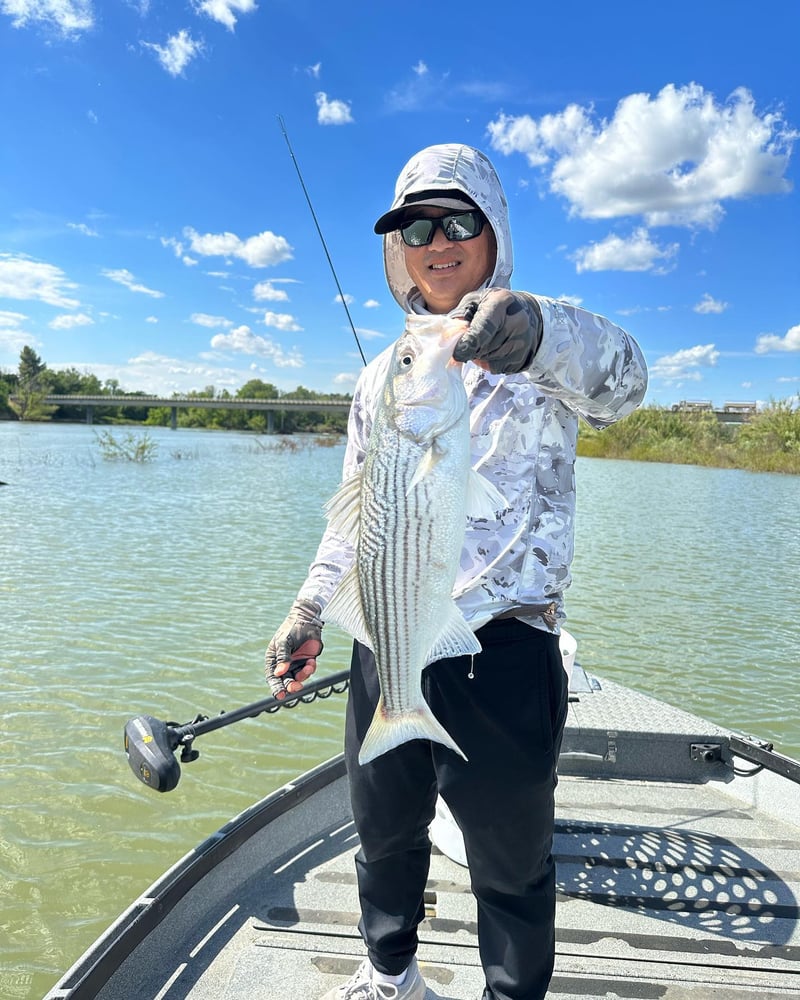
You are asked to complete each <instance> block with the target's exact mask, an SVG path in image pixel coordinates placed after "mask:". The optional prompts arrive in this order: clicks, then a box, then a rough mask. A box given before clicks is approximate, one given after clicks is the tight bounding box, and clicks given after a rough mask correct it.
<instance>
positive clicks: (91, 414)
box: [86, 406, 94, 424]
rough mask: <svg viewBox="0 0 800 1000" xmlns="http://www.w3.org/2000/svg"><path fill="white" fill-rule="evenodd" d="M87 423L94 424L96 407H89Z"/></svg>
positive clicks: (87, 409)
mask: <svg viewBox="0 0 800 1000" xmlns="http://www.w3.org/2000/svg"><path fill="white" fill-rule="evenodd" d="M86 423H87V424H93V423H94V407H93V406H87V407H86Z"/></svg>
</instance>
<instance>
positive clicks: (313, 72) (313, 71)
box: [306, 62, 322, 80]
mask: <svg viewBox="0 0 800 1000" xmlns="http://www.w3.org/2000/svg"><path fill="white" fill-rule="evenodd" d="M321 71H322V63H321V62H318V63H314V65H313V66H306V73H308V75H309V76H313V77H314V79H315V80H319V74H320V72H321Z"/></svg>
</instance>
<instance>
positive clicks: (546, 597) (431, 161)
mask: <svg viewBox="0 0 800 1000" xmlns="http://www.w3.org/2000/svg"><path fill="white" fill-rule="evenodd" d="M436 189H441V190H442V191H453V190H458V191H461V192H464V193H466V194H467V195H468V196H469V197H470V198H471V199H472V200H473V201H474V202H475V204H477V205H478V206H479V207H480V208H481V210H482V211H483V213H484V215H485V216H486V218H487V219H488V221H489V223H490V225H491V226H492V229H493V230H494V234H495V238H496V240H497V260H496V263H495V269H494V273H493V274H492V276H491V277H490V278H489V279H488V280H487V282H486V283H485V286H484V287H487V288H488V287H501V288H507V287H509V283H510V278H511V272H512V269H513V256H512V247H511V236H510V231H509V226H508V210H507V204H506V199H505V195H504V193H503V189H502V186H501V184H500V180H499V178H498V177H497V174H496V173H495V171H494V168H493V166H492V164H491V163H490V161H489V160H488V159H487V158H486V157H485V156H484V155H483V154H482V153H481V152H480V151H478V150H476V149H473V148H472V147H469V146H462V145H456V144H446V145H439V146H431V147H428V148H427V149H425V150H422V151H421V152H420V153H418V154H417V155H416V156H415V157H412V159H411V160H410V161H409V163H408V164H407V165H406V167H405V168H404V170H403V171H402V173H401V174H400V177H399V178H398V181H397V186H396V189H395V199H394V202H393V204H392V208H397V207H400V206H402V205H403V203H404V200H405V198H406V196H407V195H408V194H412V193H414V192H419V191H428V190H436ZM383 247H384V265H385V270H386V278H387V282H388V284H389V288H390V289H391V291H392V294H393V295H394V297H395V299H396V300H397V301H398V303H399V304H400V305H401V307H402V308H403V309H404V310H405V311H406V312H417V313H424V312H425V311H426V310H425V307H424V303H423V302H422V300H421V297H420V295H419V292H418V290H417V289H416V288H415V287H414V285H413V282H412V280H411V278H410V276H409V274H408V272H407V270H406V267H405V257H404V253H403V249H402V242H401V237H400V233H399V232H397V231H395V232H391V233H387V234H386V235H385V236H384V237H383ZM535 298H536V300H537V302H538V304H539V308H540V310H541V314H542V339H541V342H540V344H539V347H538V349H537V351H536V354H535V356H534V359H533V362H532V364H531V365H530V367H529V368H528V369H526V370H525V371H523V372H520V373H519V374H514V375H502V374H501V375H492V374H490V373H488V372H485V371H484V370H483V369H482V368H480V367H479V366H477V365H475V364H473V363H471V362H467V363H466V364H464V365H462V369H461V371H462V378H463V380H464V386H465V388H466V391H467V397H468V399H469V405H470V431H471V442H472V445H471V447H472V465H473V468H475V469H476V470H477V471H478V472H480V473H481V475H483V476H485V477H486V478H487V479H489V480H490V481H491V482H492V483H493V484H494V485H495V486H496V487H497V489H498V490H499V491H500V493H501V494H502V495H503V497H504V498H505V500H506V504H507V506H506V509H505V510H504V511H503V512H502V513H501V514H499V515H498V517H497V518H496V520H495V521H486V520H472V519H470V518H468V519H467V524H466V532H465V537H464V546H463V549H462V553H461V563H460V569H459V574H458V577H457V579H456V585H455V589H454V597H455V600H456V603H457V605H458V606H459V608H460V610H461V611H462V613H463V614H464V617H465V618H466V620H467V621H468V622H469V623H470V625H471V626H472V628H473V629H478V628H480V626H481V625H484V624H486V622H488V621H489V620H491V619H492V618H496V617H499V616H509V615H510V616H514V617H518V618H521V619H523V620H525V621H528V622H529V623H530V624H531V625H534V626H536V627H537V628H544V629H547V630H552V631H558V627H559V622H560V621H561V620H562V619H563V617H564V614H563V592H564V590H565V589H566V588H567V587H568V586H569V583H570V580H571V575H570V565H571V563H572V556H573V545H574V519H575V448H576V440H577V436H578V421H579V419H580V418H581V417H583V419H585V420H586V421H587V422H588V423H589V424H590V425H591V426H592V427H595V428H600V427H604V426H607V425H608V424H611V423H613V422H614V421H616V420H619V419H620V418H621V417H624V416H626V415H627V414H629V413H631V412H632V411H633V410H635V409H636V407H637V406H638V405H639V404H640V403H641V401H642V399H643V397H644V394H645V390H646V388H647V369H646V366H645V362H644V359H643V357H642V354H641V351H640V349H639V347H638V345H637V344H636V342H635V341H634V340H633V338H632V337H631V336H630V335H629V334H627V333H626V332H625V331H624V330H622V329H621V328H620V327H618V326H616V325H615V324H613V323H611V322H609V321H608V320H606V319H604V318H603V317H601V316H597V315H594V314H593V313H590V312H587V311H586V310H584V309H580V308H578V307H577V306H573V305H569V304H568V303H566V302H562V301H559V300H556V299H551V298H546V297H543V296H539V295H536V296H535ZM393 351H394V345H392V346H391V347H389V348H387V349H386V350H385V351H383V352H382V353H381V354H380V355H378V357H377V358H375V359H374V360H373V361H371V362H370V363H369V364H368V365H367V366H366V368H365V369H364V370H363V371H362V373H361V376H360V378H359V380H358V383H357V385H356V388H355V392H354V395H353V403H352V406H351V410H350V417H349V422H348V441H347V449H346V453H345V459H344V468H343V478H347V477H349V476H350V475H352V474H353V473H354V472H356V471H357V470H358V469H359V468H360V467H361V465H362V463H363V461H364V457H365V455H366V450H367V442H368V440H369V434H370V429H371V426H372V418H373V415H374V413H375V408H376V404H377V399H378V395H379V393H380V391H381V388H382V386H383V383H384V381H385V378H386V373H387V369H388V366H389V363H390V360H391V357H392V353H393ZM354 557H355V553H354V551H353V548H352V546H351V545H350V544H349V543H348V542H346V541H345V540H344V539H342V538H341V537H339V536H338V535H337V534H336V533H335V532H333V531H331V529H330V528H329V529H328V530H327V531H326V532H325V534H324V536H323V538H322V541H321V543H320V546H319V549H318V552H317V556H316V559H315V560H314V562H313V563H312V565H311V567H310V570H309V575H308V577H307V579H306V581H305V583H304V584H303V586H302V588H301V590H300V593H299V595H298V596H299V597H301V598H306V599H308V600H312V601H316V602H317V603H318V604H319V605H320V606H321V607H322V609H323V613H322V617H323V618H324V617H325V614H324V609H325V605H326V604H327V603H328V601H329V600H330V597H331V595H332V594H333V591H334V590H335V588H336V586H337V584H338V583H339V580H340V579H341V577H342V575H343V574H344V572H345V571H346V570H347V569H348V568H349V567H350V566H351V565H352V563H353V561H354Z"/></svg>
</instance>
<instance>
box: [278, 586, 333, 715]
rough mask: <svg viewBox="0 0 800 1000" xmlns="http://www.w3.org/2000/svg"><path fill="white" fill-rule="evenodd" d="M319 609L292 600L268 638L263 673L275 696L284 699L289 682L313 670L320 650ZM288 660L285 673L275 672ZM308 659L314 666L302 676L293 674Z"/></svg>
mask: <svg viewBox="0 0 800 1000" xmlns="http://www.w3.org/2000/svg"><path fill="white" fill-rule="evenodd" d="M320 612H321V608H320V606H319V605H318V604H315V603H314V602H313V601H303V600H297V601H295V602H294V604H293V605H292V608H291V611H290V612H289V614H288V615H287V616H286V620H285V621H284V623H283V624H282V625H281V626H280V628H279V629H278V631H277V632H276V633H275V635H274V636H273V637H272V639H271V640H270V644H269V646H267V653H266V656H265V657H264V676H265V677H266V681H267V684H269V686H270V690H271V691H272V693H273V695H274V696H275V697H276V698H284V697H285V696H286V695H287V694H289V693H290V687H289V686H290V684H292V683H293V682H298V681H299V680H306V679H307V677H308V676H310V674H311V673H313V672H314V669H316V658H317V657H318V656H319V654H320V653H321V652H322V649H323V645H322V619H321V618H320V617H319V616H320ZM287 661H288V662H289V664H290V665H289V669H288V670H287V671H286V673H283V674H281V675H280V676H278V675H276V673H275V671H276V670H277V668H278V667H279V666H280V665H281V664H283V663H286V662H287ZM310 661H311V662H313V669H312V670H311V671H309V673H308V674H306V675H305V676H303V677H302V678H297V677H296V676H295V675H296V674H297V673H298V672H299V671H301V670H303V668H304V667H305V666H306V664H307V663H309V662H310ZM291 693H294V692H291Z"/></svg>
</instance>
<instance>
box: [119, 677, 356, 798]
mask: <svg viewBox="0 0 800 1000" xmlns="http://www.w3.org/2000/svg"><path fill="white" fill-rule="evenodd" d="M349 679H350V671H349V670H340V671H339V672H338V673H336V674H331V675H330V676H329V677H321V678H320V679H319V680H317V681H312V682H311V683H309V684H306V685H304V687H303V690H302V691H298V692H297V693H296V694H289V695H287V696H286V698H284V699H283V701H278V699H277V698H272V697H270V698H265V699H264V700H263V701H256V702H253V703H252V704H251V705H244V706H242V707H241V708H237V709H234V710H233V711H231V712H221V713H220V714H219V715H217V716H215V717H214V718H208V717H207V716H204V715H197V716H196V717H195V719H194V721H193V722H188V723H186V725H183V726H180V725H178V724H177V723H175V722H163V721H162V720H161V719H156V718H154V717H153V716H152V715H137V716H135V717H134V718H133V719H129V720H128V722H126V723H125V753H126V754H127V757H128V763H129V764H130V767H131V770H132V771H133V773H134V774H135V775H136V777H137V778H138V779H139V781H141V782H142V783H143V784H145V785H147V787H148V788H152V789H154V790H155V791H157V792H171V791H172V789H173V788H175V786H176V785H177V784H178V781H179V780H180V776H181V767H180V764H179V763H178V761H177V759H176V757H175V751H176V750H177V749H178V747H181V758H180V759H181V761H182V762H183V763H189V762H191V761H193V760H197V758H198V757H199V756H200V751H199V750H196V749H195V747H194V741H195V740H196V739H197V737H198V736H203V735H204V734H205V733H210V732H213V730H215V729H221V728H222V727H223V726H230V725H232V724H233V723H234V722H239V721H240V720H241V719H252V718H255V716H257V715H261V714H262V713H263V712H271V713H272V712H277V711H278V709H281V708H295V707H296V706H297V705H300V704H302V703H309V702H312V701H316V699H317V698H329V697H330V696H331V695H332V694H341V693H343V692H344V691H346V690H347V688H348V685H349Z"/></svg>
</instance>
